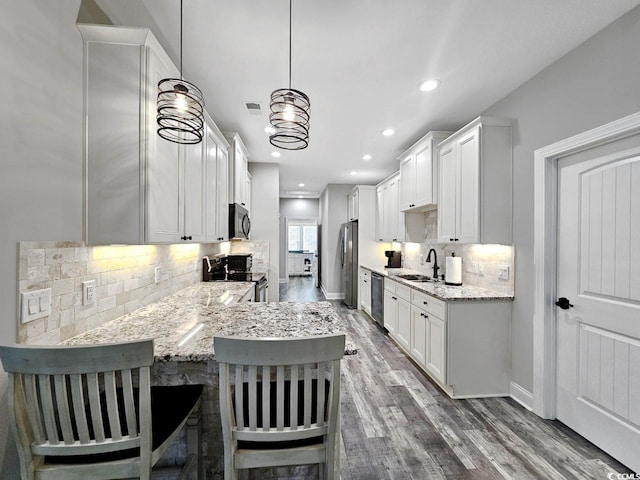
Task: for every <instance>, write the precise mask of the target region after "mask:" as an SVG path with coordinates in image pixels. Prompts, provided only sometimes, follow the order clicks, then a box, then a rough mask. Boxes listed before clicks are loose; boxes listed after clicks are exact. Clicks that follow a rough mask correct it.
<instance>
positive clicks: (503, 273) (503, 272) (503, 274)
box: [498, 265, 511, 280]
mask: <svg viewBox="0 0 640 480" xmlns="http://www.w3.org/2000/svg"><path fill="white" fill-rule="evenodd" d="M510 270H511V268H510V267H509V265H500V266H499V267H498V280H509V273H510V272H509V271H510Z"/></svg>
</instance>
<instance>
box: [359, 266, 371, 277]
mask: <svg viewBox="0 0 640 480" xmlns="http://www.w3.org/2000/svg"><path fill="white" fill-rule="evenodd" d="M360 276H361V277H366V278H369V277H371V272H370V271H369V270H365V269H364V268H361V269H360Z"/></svg>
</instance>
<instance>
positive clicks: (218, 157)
mask: <svg viewBox="0 0 640 480" xmlns="http://www.w3.org/2000/svg"><path fill="white" fill-rule="evenodd" d="M205 119H206V128H205V145H206V146H205V148H206V150H205V163H206V168H205V171H206V174H205V175H206V185H205V188H206V198H207V202H206V204H207V209H206V235H205V237H206V240H205V241H207V242H221V241H225V240H228V239H229V193H228V191H229V189H228V183H229V177H228V175H229V174H228V171H229V168H228V149H229V144H228V143H227V141H226V140H225V138H224V136H223V135H222V133H221V132H220V130H218V127H217V126H216V125H215V123H214V122H213V120H211V119H210V118H209V117H208V115H205Z"/></svg>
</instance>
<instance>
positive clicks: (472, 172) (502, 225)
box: [438, 116, 512, 244]
mask: <svg viewBox="0 0 640 480" xmlns="http://www.w3.org/2000/svg"><path fill="white" fill-rule="evenodd" d="M438 148H439V159H440V161H439V163H440V167H439V176H438V178H439V199H438V242H439V243H448V242H457V243H498V244H510V243H512V232H511V216H512V179H511V172H512V145H511V124H510V122H509V121H507V120H504V119H497V118H493V117H484V116H483V117H478V118H477V119H475V120H474V121H473V122H471V123H469V124H468V125H466V126H465V127H463V128H462V129H460V130H459V131H458V132H456V133H454V134H453V135H451V136H450V137H449V138H447V139H446V140H445V141H443V142H442V143H440V144H439V145H438Z"/></svg>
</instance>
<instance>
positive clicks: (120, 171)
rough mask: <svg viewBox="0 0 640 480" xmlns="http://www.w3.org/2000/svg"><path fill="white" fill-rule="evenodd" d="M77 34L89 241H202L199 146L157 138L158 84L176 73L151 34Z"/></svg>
mask: <svg viewBox="0 0 640 480" xmlns="http://www.w3.org/2000/svg"><path fill="white" fill-rule="evenodd" d="M78 28H79V29H80V31H81V33H82V36H83V40H84V43H85V48H84V52H85V69H84V75H85V77H84V100H85V101H84V109H85V111H84V118H85V132H84V139H85V141H84V144H83V156H84V162H85V172H86V173H85V175H86V177H85V181H86V189H85V198H84V200H85V202H84V205H85V211H84V216H85V234H84V236H85V241H86V243H87V244H88V245H105V244H107V245H108V244H144V243H181V242H183V241H202V240H203V239H204V236H205V233H204V229H205V213H204V212H205V210H204V209H205V208H206V205H205V186H204V175H203V171H204V158H203V156H202V146H201V145H191V146H185V145H178V144H176V143H173V142H170V141H168V140H165V139H163V138H161V137H159V136H158V134H157V132H156V129H157V126H156V113H157V107H156V98H157V93H158V81H159V80H161V79H162V78H167V77H176V76H177V75H178V71H177V69H176V68H175V66H174V65H173V63H172V62H171V60H170V59H169V57H168V56H167V55H166V53H165V52H164V50H163V49H162V47H161V46H160V44H159V43H158V41H157V40H156V38H155V37H154V36H153V34H152V33H151V32H150V31H149V30H148V29H143V28H128V27H113V26H104V25H78ZM187 160H188V161H189V162H188V164H187V163H186V161H187Z"/></svg>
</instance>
